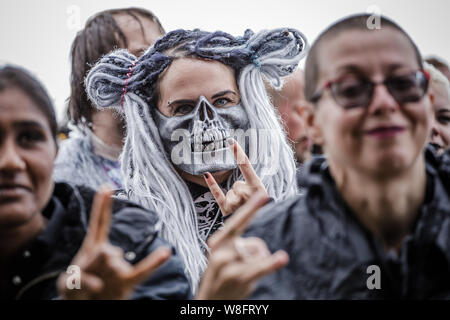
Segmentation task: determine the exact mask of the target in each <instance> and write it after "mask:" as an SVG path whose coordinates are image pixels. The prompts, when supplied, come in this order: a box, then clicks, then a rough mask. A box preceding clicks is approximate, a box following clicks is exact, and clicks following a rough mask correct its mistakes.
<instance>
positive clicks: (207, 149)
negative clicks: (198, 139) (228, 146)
mask: <svg viewBox="0 0 450 320" xmlns="http://www.w3.org/2000/svg"><path fill="white" fill-rule="evenodd" d="M214 147H215V142H211V143H209V144H207V145H206V146H205V148H204V149H203V152H207V151H213V150H214Z"/></svg>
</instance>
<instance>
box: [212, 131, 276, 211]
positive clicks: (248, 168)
mask: <svg viewBox="0 0 450 320" xmlns="http://www.w3.org/2000/svg"><path fill="white" fill-rule="evenodd" d="M228 141H229V144H228V147H229V148H230V149H231V151H232V152H233V156H234V158H235V159H236V162H237V165H238V166H239V169H240V170H241V172H242V175H243V176H244V179H245V182H244V181H236V182H235V183H234V184H233V186H232V188H231V189H230V190H228V192H227V194H226V195H225V194H224V193H223V191H222V189H220V186H219V184H218V183H217V182H216V180H215V179H214V177H213V176H212V174H211V173H209V172H207V173H205V175H204V176H205V181H206V184H207V185H208V187H209V190H210V191H211V193H212V194H213V196H214V198H215V199H216V201H217V204H218V205H219V207H220V210H221V211H222V214H223V215H224V216H227V215H229V214H231V213H233V212H235V211H236V210H237V209H238V208H239V207H241V206H242V205H243V204H244V203H245V202H247V200H248V199H249V198H250V197H251V196H252V195H253V194H255V193H257V192H259V191H263V193H265V195H268V193H267V190H266V188H265V187H264V185H263V184H262V182H261V180H260V179H259V177H258V176H257V175H256V172H255V170H254V169H253V166H252V164H251V163H250V160H249V159H248V157H247V155H246V154H245V152H244V150H242V148H241V146H240V145H239V143H237V141H236V140H234V139H229V140H228ZM231 142H232V143H231Z"/></svg>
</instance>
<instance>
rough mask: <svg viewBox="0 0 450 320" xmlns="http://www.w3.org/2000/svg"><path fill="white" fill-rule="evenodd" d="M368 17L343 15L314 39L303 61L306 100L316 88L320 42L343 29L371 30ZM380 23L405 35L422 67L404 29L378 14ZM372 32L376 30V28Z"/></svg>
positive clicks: (416, 49)
mask: <svg viewBox="0 0 450 320" xmlns="http://www.w3.org/2000/svg"><path fill="white" fill-rule="evenodd" d="M370 17H372V15H371V14H367V13H364V14H357V15H351V16H349V17H345V18H344V19H342V20H339V21H337V22H335V23H333V24H332V25H331V26H329V27H328V28H327V29H326V30H325V31H323V32H322V33H321V34H320V35H319V37H318V38H317V39H316V41H314V43H313V45H312V46H311V49H310V50H309V53H308V57H307V58H306V63H305V88H304V90H305V98H306V100H308V101H311V100H312V97H313V96H314V94H315V93H316V90H317V84H318V81H319V72H320V66H319V61H318V52H319V50H321V49H320V46H321V44H322V43H323V42H325V41H326V40H327V39H329V38H331V37H336V36H337V35H338V34H339V33H341V32H343V31H348V30H350V29H357V30H366V31H371V30H370V29H368V27H367V21H368V19H369V18H370ZM380 23H381V25H382V28H384V27H388V28H392V29H394V30H397V31H399V32H400V33H401V34H403V35H404V36H405V37H406V39H408V41H409V42H410V43H411V46H412V48H413V49H414V53H415V55H416V58H417V62H418V64H419V67H420V68H423V63H422V55H421V54H420V51H419V49H418V48H417V46H416V44H415V43H414V41H413V40H412V39H411V37H410V36H409V35H408V34H407V33H406V31H405V30H403V29H402V28H401V27H400V26H399V25H398V24H397V23H395V22H394V21H392V20H390V19H389V18H387V17H385V16H380ZM372 32H376V30H374V31H372Z"/></svg>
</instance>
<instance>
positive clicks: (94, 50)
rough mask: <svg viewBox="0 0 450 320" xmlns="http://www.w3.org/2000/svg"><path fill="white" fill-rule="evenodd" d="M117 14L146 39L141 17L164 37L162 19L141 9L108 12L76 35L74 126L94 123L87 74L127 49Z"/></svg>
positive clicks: (72, 81)
mask: <svg viewBox="0 0 450 320" xmlns="http://www.w3.org/2000/svg"><path fill="white" fill-rule="evenodd" d="M118 14H127V15H130V16H131V17H133V18H134V19H135V20H136V21H137V22H138V23H139V25H140V26H141V31H142V34H144V35H145V30H144V27H143V25H142V22H141V20H140V19H139V16H140V17H144V18H148V19H149V20H151V21H153V22H154V23H156V25H157V26H158V27H159V30H160V32H161V34H165V30H164V28H163V27H162V25H161V23H160V22H159V19H158V18H157V17H156V16H155V15H154V14H153V13H152V12H151V11H149V10H146V9H142V8H124V9H112V10H106V11H102V12H99V13H97V14H96V15H94V16H92V17H91V18H89V20H88V21H87V22H86V25H85V27H84V29H83V30H81V31H79V32H78V34H77V35H76V37H75V40H74V41H73V44H72V49H71V60H72V74H71V79H70V86H71V93H70V97H69V107H68V113H67V116H68V118H69V120H71V121H72V122H73V123H75V124H86V123H84V121H86V122H87V123H90V122H92V111H93V109H94V107H93V106H92V105H91V103H90V102H89V100H88V98H87V95H86V91H85V89H84V78H85V76H86V75H87V73H88V71H89V70H90V69H91V67H92V66H93V65H94V64H95V63H96V62H97V60H99V59H100V58H101V57H102V56H104V55H105V54H107V53H109V52H110V51H112V50H114V49H117V47H125V48H126V47H127V46H128V43H127V39H126V37H125V35H124V34H123V32H122V30H121V29H120V28H119V26H118V25H117V23H116V20H115V19H114V17H113V16H114V15H118Z"/></svg>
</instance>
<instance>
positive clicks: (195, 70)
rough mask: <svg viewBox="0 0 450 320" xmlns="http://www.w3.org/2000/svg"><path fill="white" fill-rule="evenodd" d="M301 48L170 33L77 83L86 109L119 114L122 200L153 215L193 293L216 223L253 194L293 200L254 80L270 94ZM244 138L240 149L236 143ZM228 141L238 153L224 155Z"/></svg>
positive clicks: (295, 43)
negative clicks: (122, 123)
mask: <svg viewBox="0 0 450 320" xmlns="http://www.w3.org/2000/svg"><path fill="white" fill-rule="evenodd" d="M306 46H307V43H306V40H305V38H304V37H303V35H302V34H301V33H299V32H298V31H296V30H293V29H276V30H271V31H262V32H260V33H258V34H254V33H253V32H252V31H250V30H247V31H246V32H245V34H244V36H242V37H233V36H231V35H229V34H226V33H224V32H220V31H217V32H214V33H210V32H205V31H200V30H193V31H188V30H175V31H172V32H170V33H168V34H167V35H166V36H164V37H163V38H161V39H159V40H158V41H157V42H156V43H155V44H154V45H153V46H152V47H151V48H149V50H148V51H147V52H146V53H145V54H144V55H143V56H141V57H140V58H138V59H136V57H135V56H133V55H132V54H130V53H128V52H127V51H125V50H118V51H116V52H113V53H111V54H109V55H107V56H105V57H104V58H102V59H101V60H100V61H99V62H98V63H97V65H96V66H95V67H94V68H92V70H91V72H90V73H89V75H88V76H87V78H86V90H87V92H88V96H89V97H90V99H92V101H93V102H94V104H95V105H97V106H98V107H99V108H102V107H110V106H113V107H115V108H117V109H118V110H122V111H123V112H124V114H125V119H126V122H127V128H128V132H127V136H126V140H125V146H124V151H123V153H122V157H121V166H122V171H123V174H124V176H125V191H126V193H127V196H128V198H129V199H131V200H133V201H135V202H137V203H139V204H141V205H143V206H144V207H147V208H150V209H152V210H154V211H156V212H157V213H158V214H159V216H160V218H161V220H162V234H163V235H164V236H165V238H166V239H167V240H169V241H170V242H171V243H172V244H174V245H175V247H176V248H177V249H178V252H180V254H181V255H182V256H183V258H184V261H185V264H186V268H187V270H186V271H187V273H188V275H189V276H190V278H191V282H192V285H193V287H194V288H195V287H196V286H197V285H198V282H199V279H200V276H201V274H202V272H203V271H204V270H205V267H206V264H207V262H206V256H205V253H206V252H207V250H208V247H207V245H206V240H207V239H208V237H209V236H210V235H212V233H213V232H214V231H215V230H216V229H218V228H219V227H220V226H221V225H222V223H223V222H222V221H223V216H224V215H226V214H229V213H232V212H233V211H234V210H235V209H236V208H238V207H239V206H240V205H242V204H243V203H244V202H245V200H246V199H248V197H249V195H250V194H251V192H253V191H257V190H263V192H264V190H266V191H265V192H266V193H267V194H268V195H269V196H270V197H272V198H273V199H274V200H281V199H285V198H287V197H289V196H292V195H295V194H296V192H297V190H296V184H295V162H294V156H293V151H292V149H291V147H290V146H289V145H288V144H287V142H286V137H285V133H284V132H283V130H282V127H281V125H280V123H279V121H278V117H277V115H276V113H275V111H274V109H273V107H272V105H271V104H270V102H269V99H268V97H267V94H266V92H265V89H264V82H263V80H262V75H264V76H265V77H266V78H267V79H269V81H270V82H271V84H272V85H273V86H274V87H278V88H279V87H280V86H281V82H280V77H282V76H286V75H288V74H290V73H292V72H293V70H294V69H295V68H296V66H297V64H298V62H299V61H300V59H301V58H302V57H303V56H304V54H305V50H306ZM247 129H250V131H247V132H246V133H247V134H248V135H250V138H249V140H250V143H249V144H245V143H242V141H244V139H245V134H243V132H244V133H245V131H246V130H247ZM252 130H253V131H252ZM261 132H262V133H261ZM255 133H256V137H257V140H253V141H252V136H251V135H252V134H255ZM264 134H265V135H264ZM233 137H234V138H236V139H237V140H238V141H241V145H242V149H241V147H240V145H239V144H238V143H232V146H230V148H229V147H228V145H227V141H230V138H233ZM264 139H265V140H264ZM234 141H235V140H233V139H231V142H234ZM256 141H257V142H256ZM258 143H259V145H262V146H264V147H263V148H257V145H258ZM256 148H257V150H256ZM255 151H256V152H255ZM235 157H237V158H238V159H237V161H236V160H235ZM248 158H250V159H251V165H250V160H248ZM238 165H239V167H238ZM203 175H205V176H203ZM219 184H220V185H219ZM208 186H209V187H210V188H211V192H210V190H208V188H207V187H208ZM222 189H224V190H225V191H227V193H226V195H225V193H223V190H222ZM214 197H215V198H216V199H217V200H216V199H215V198H214ZM220 209H222V210H220Z"/></svg>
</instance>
